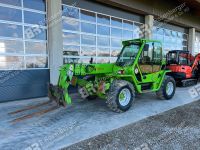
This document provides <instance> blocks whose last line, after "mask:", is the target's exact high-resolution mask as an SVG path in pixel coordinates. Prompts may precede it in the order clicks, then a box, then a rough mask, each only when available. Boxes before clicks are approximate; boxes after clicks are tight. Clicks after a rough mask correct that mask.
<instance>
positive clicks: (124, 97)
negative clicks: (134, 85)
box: [119, 88, 131, 106]
mask: <svg viewBox="0 0 200 150" xmlns="http://www.w3.org/2000/svg"><path fill="white" fill-rule="evenodd" d="M130 100H131V92H130V90H129V89H127V88H125V89H123V90H122V91H121V92H120V93H119V103H120V105H122V106H126V105H128V103H129V102H130Z"/></svg>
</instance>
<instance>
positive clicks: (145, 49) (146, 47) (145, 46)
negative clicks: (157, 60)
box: [143, 44, 149, 52]
mask: <svg viewBox="0 0 200 150" xmlns="http://www.w3.org/2000/svg"><path fill="white" fill-rule="evenodd" d="M148 50H149V44H145V45H144V49H143V51H145V52H147V51H148Z"/></svg>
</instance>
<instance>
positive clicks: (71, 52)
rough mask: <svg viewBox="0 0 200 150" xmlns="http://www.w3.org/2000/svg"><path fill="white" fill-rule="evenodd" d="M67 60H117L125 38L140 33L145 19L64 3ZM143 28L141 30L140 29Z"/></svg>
mask: <svg viewBox="0 0 200 150" xmlns="http://www.w3.org/2000/svg"><path fill="white" fill-rule="evenodd" d="M62 8H63V17H62V21H63V57H64V63H72V62H74V63H89V61H90V59H91V58H93V62H94V63H95V62H96V63H107V62H112V63H113V62H115V61H116V59H117V55H118V54H119V52H120V51H121V48H122V40H130V39H135V38H139V37H140V31H141V30H140V26H142V25H143V24H142V23H139V22H134V21H131V20H126V19H123V18H118V17H115V16H109V15H107V14H101V13H98V12H92V11H89V10H84V9H81V8H77V7H73V6H68V5H64V4H63V6H62ZM138 31H139V32H138Z"/></svg>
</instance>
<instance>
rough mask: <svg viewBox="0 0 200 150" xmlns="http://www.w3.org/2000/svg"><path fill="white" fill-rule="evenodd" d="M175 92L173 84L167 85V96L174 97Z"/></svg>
mask: <svg viewBox="0 0 200 150" xmlns="http://www.w3.org/2000/svg"><path fill="white" fill-rule="evenodd" d="M173 91H174V84H173V83H172V82H169V83H167V87H166V93H167V95H169V96H170V95H172V93H173Z"/></svg>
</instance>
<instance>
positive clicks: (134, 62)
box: [49, 39, 176, 112]
mask: <svg viewBox="0 0 200 150" xmlns="http://www.w3.org/2000/svg"><path fill="white" fill-rule="evenodd" d="M163 60H164V59H163V57H162V44H161V42H160V41H155V40H147V39H134V40H128V41H123V48H122V50H121V52H120V54H119V56H118V59H117V61H116V62H115V63H110V64H109V63H108V64H65V65H63V66H62V67H61V68H60V77H59V80H58V85H52V84H50V85H49V97H50V99H52V100H56V101H57V103H58V104H60V105H64V106H65V105H66V104H71V102H72V100H71V98H70V96H69V93H68V88H69V86H70V85H72V86H78V91H79V93H80V95H81V97H82V98H84V99H89V100H93V99H96V98H97V97H99V98H102V99H105V102H106V104H107V106H108V107H109V108H110V109H111V110H112V111H114V112H124V111H127V110H128V109H129V108H130V107H131V105H132V104H133V102H134V101H135V96H136V94H138V93H139V94H142V93H147V92H156V95H157V96H158V97H159V98H160V99H166V100H169V99H171V98H172V97H173V96H174V93H175V90H176V84H175V81H174V79H173V78H172V77H170V76H168V73H169V72H170V70H166V69H165V66H166V61H163Z"/></svg>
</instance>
